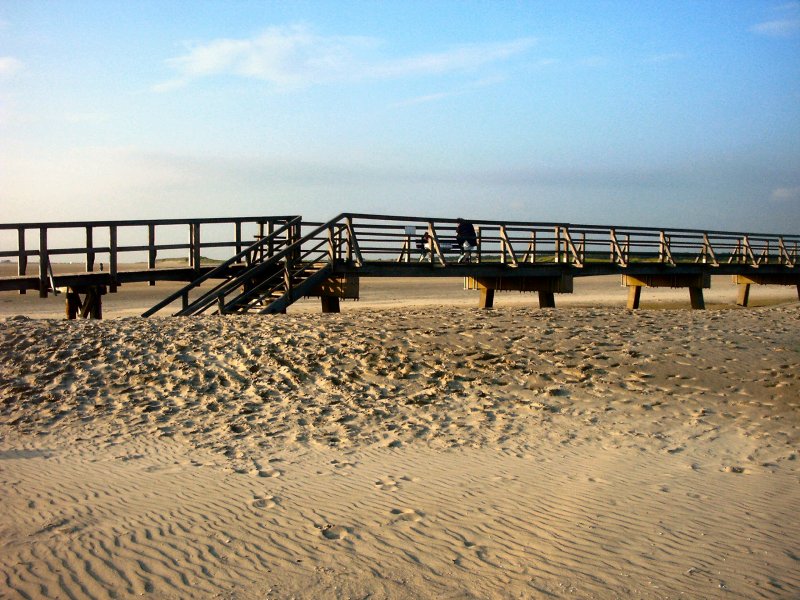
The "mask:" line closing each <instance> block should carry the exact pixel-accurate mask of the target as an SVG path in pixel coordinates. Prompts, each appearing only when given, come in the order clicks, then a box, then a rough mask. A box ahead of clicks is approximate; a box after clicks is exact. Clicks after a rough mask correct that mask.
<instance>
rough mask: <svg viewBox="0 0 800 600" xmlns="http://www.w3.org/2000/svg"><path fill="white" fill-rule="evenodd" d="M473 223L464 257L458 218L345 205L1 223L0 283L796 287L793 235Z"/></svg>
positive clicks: (280, 298)
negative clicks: (728, 280)
mask: <svg viewBox="0 0 800 600" xmlns="http://www.w3.org/2000/svg"><path fill="white" fill-rule="evenodd" d="M472 225H473V226H474V230H475V233H476V239H475V245H474V248H473V249H472V251H471V256H470V257H469V262H459V261H458V258H459V256H460V254H461V253H462V250H461V249H457V248H454V247H453V242H454V241H455V239H456V228H457V226H458V222H457V220H456V219H424V218H415V217H402V216H387V215H369V214H350V213H345V214H341V215H338V216H337V217H335V218H334V219H331V220H330V221H328V222H326V223H312V222H307V221H303V219H302V218H301V217H300V216H264V217H237V218H220V219H188V220H174V219H172V220H150V221H147V220H139V221H102V222H100V221H92V222H74V223H17V224H3V225H0V260H5V261H8V262H15V263H16V267H17V268H16V274H15V275H10V276H3V277H0V291H18V292H20V293H26V292H28V291H34V290H35V291H37V292H38V294H39V295H40V296H42V297H46V296H47V295H48V294H51V293H58V292H63V293H64V296H65V299H66V315H67V317H68V318H75V317H78V316H83V317H95V318H99V317H101V316H102V297H103V295H104V294H105V293H109V292H111V293H114V292H118V291H121V292H123V293H124V286H125V284H128V283H132V282H145V281H148V282H151V283H155V282H156V281H182V282H186V285H185V287H183V288H182V289H180V290H179V291H178V292H176V293H174V294H172V295H170V296H169V297H168V298H165V299H164V300H163V301H162V302H160V303H158V304H157V305H156V306H154V307H152V308H151V309H150V310H148V311H146V312H145V313H144V315H143V316H150V315H154V314H157V313H159V312H160V311H164V312H163V313H162V314H175V315H195V314H203V313H211V312H216V313H224V314H228V313H242V312H259V313H279V312H284V311H285V310H286V308H287V307H288V306H289V305H290V304H291V303H292V302H294V301H295V300H297V299H299V298H301V297H307V296H314V297H319V298H320V299H321V303H322V310H323V311H325V312H335V311H338V310H339V302H340V300H341V299H348V298H358V295H359V281H360V278H361V277H454V276H462V277H464V278H465V285H466V286H468V287H471V288H474V289H478V290H480V292H481V294H480V306H481V307H484V308H489V307H491V306H492V303H493V300H494V295H495V293H496V292H502V291H510V290H514V291H528V292H537V293H538V295H539V303H540V306H543V307H548V306H555V294H559V293H571V292H572V289H573V279H574V278H575V277H587V276H594V275H609V274H616V275H619V276H620V277H621V281H622V283H623V285H627V286H628V287H629V297H628V307H629V308H638V305H639V300H640V297H641V293H642V288H644V287H681V288H687V289H688V291H689V298H690V302H691V305H692V307H694V308H703V307H704V301H703V290H704V289H707V288H708V287H709V286H710V278H711V275H729V276H731V277H733V278H735V280H736V282H737V283H738V284H739V297H738V303H739V304H741V305H743V306H746V305H747V302H748V295H749V290H750V285H752V284H764V285H792V286H796V287H797V290H798V296H800V264H799V263H798V251H799V248H798V246H800V235H776V234H760V233H743V232H724V231H703V230H693V229H658V228H644V227H623V226H596V225H575V224H567V223H541V222H507V221H473V222H472ZM425 233H427V236H428V237H427V239H426V241H425V242H424V243H423V242H422V240H421V238H422V236H423V234H425ZM67 262H69V263H72V265H71V266H70V267H69V268H68V269H66V271H68V272H64V271H65V269H64V268H62V267H63V263H67ZM54 263H57V264H58V266H59V269H56V270H54V269H53V264H54ZM190 293H192V295H193V296H194V299H193V300H192V301H191V302H190V301H189V298H190Z"/></svg>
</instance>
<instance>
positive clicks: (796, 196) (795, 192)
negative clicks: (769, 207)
mask: <svg viewBox="0 0 800 600" xmlns="http://www.w3.org/2000/svg"><path fill="white" fill-rule="evenodd" d="M772 199H773V200H781V201H787V200H789V201H791V200H800V186H798V187H780V188H775V189H774V190H772Z"/></svg>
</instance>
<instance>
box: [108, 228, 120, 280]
mask: <svg viewBox="0 0 800 600" xmlns="http://www.w3.org/2000/svg"><path fill="white" fill-rule="evenodd" d="M108 241H109V246H110V254H109V257H108V269H109V275H110V276H111V285H110V286H109V291H111V292H112V293H114V292H116V291H117V265H118V259H119V257H118V256H117V226H116V225H110V226H109V228H108Z"/></svg>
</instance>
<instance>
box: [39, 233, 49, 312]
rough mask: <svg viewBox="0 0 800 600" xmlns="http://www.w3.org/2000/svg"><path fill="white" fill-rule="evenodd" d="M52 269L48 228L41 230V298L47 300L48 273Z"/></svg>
mask: <svg viewBox="0 0 800 600" xmlns="http://www.w3.org/2000/svg"><path fill="white" fill-rule="evenodd" d="M49 267H50V256H49V255H48V253H47V227H40V228H39V297H40V298H47V290H48V287H49V284H48V281H47V271H48V269H49Z"/></svg>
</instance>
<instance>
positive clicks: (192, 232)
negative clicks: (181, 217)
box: [189, 223, 200, 271]
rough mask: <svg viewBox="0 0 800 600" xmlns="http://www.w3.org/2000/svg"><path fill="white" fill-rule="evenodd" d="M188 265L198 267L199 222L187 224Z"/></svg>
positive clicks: (193, 267)
mask: <svg viewBox="0 0 800 600" xmlns="http://www.w3.org/2000/svg"><path fill="white" fill-rule="evenodd" d="M189 253H190V254H189V266H190V267H191V268H192V269H194V270H195V271H197V270H199V269H200V223H192V224H191V225H189Z"/></svg>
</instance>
